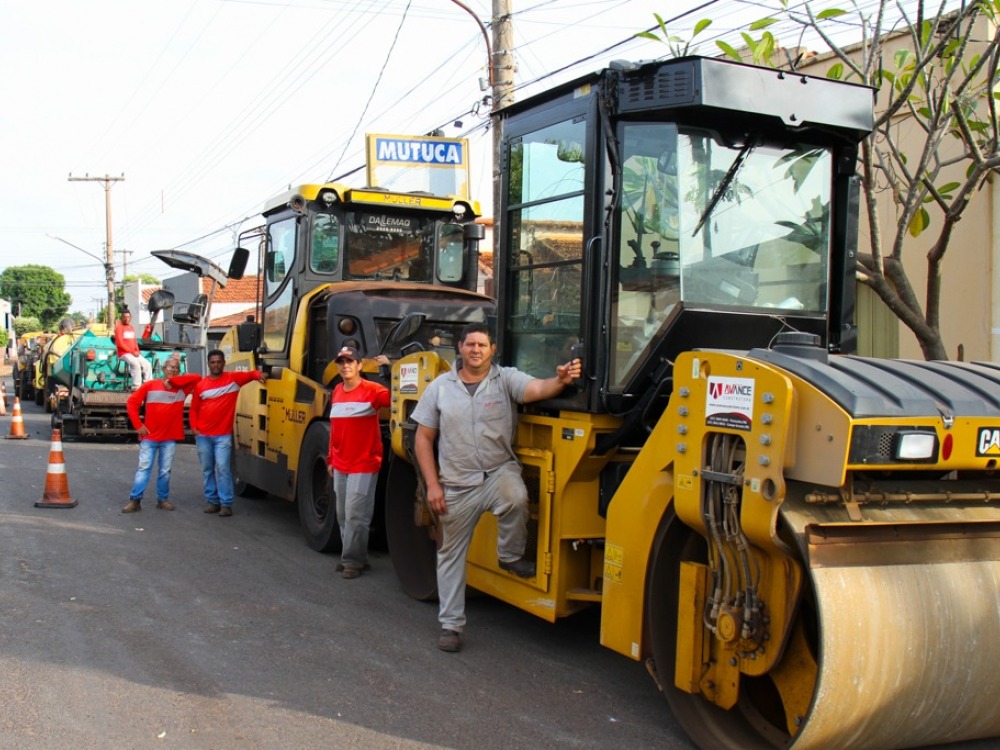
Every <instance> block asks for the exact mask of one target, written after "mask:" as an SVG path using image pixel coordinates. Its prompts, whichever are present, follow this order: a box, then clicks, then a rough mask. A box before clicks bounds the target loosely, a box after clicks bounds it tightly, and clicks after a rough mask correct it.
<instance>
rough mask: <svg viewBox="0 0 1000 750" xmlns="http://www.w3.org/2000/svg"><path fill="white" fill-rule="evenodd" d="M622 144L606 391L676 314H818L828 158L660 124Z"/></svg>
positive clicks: (628, 131) (633, 132) (628, 133)
mask: <svg viewBox="0 0 1000 750" xmlns="http://www.w3.org/2000/svg"><path fill="white" fill-rule="evenodd" d="M623 136H624V137H623V139H622V145H623V148H622V162H623V165H622V166H623V172H622V200H621V203H620V205H619V206H618V216H617V222H618V226H619V233H618V236H619V244H618V247H617V248H616V253H617V264H616V270H617V276H618V278H617V283H616V284H615V285H614V287H613V294H612V309H611V332H612V346H611V356H612V375H611V385H612V387H614V386H615V385H619V384H622V383H624V382H627V380H628V379H629V376H630V374H631V373H632V372H634V371H635V368H636V367H637V366H638V365H639V364H640V363H641V362H642V361H643V360H644V359H645V358H646V357H647V356H648V354H649V344H650V342H651V341H652V340H653V338H654V337H655V336H656V335H657V334H658V333H661V332H662V331H664V330H665V329H666V328H667V327H668V326H669V324H670V321H671V320H672V318H673V316H674V315H675V314H676V311H678V308H679V306H681V305H682V306H684V307H701V308H740V309H746V310H760V311H768V312H773V313H775V314H781V313H783V312H789V313H792V312H794V314H796V315H811V314H814V315H818V316H821V315H823V314H824V313H825V310H826V307H827V277H828V272H827V259H828V257H829V253H830V213H829V207H830V200H831V195H830V193H831V189H832V184H833V183H832V180H833V177H832V157H831V154H830V153H829V151H826V150H824V149H819V148H815V147H810V146H797V145H788V144H769V143H766V142H763V141H760V140H758V139H756V138H754V137H752V136H746V137H743V136H740V137H728V138H726V137H723V136H721V135H720V134H719V133H717V132H710V131H703V130H694V129H678V128H677V126H676V125H673V124H670V123H630V124H626V125H624V126H623Z"/></svg>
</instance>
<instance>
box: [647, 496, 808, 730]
mask: <svg viewBox="0 0 1000 750" xmlns="http://www.w3.org/2000/svg"><path fill="white" fill-rule="evenodd" d="M706 557H707V545H706V543H705V540H704V539H703V538H702V537H701V536H700V535H699V534H697V533H696V532H694V531H693V530H691V529H690V528H688V527H687V526H685V525H684V524H683V523H681V522H680V521H679V520H678V519H677V517H676V516H675V515H674V514H673V512H670V513H669V514H668V516H667V517H666V518H665V519H664V521H663V522H662V525H661V527H660V530H659V531H658V533H657V537H656V540H655V542H654V546H653V557H652V558H651V559H652V563H651V565H650V569H649V576H648V579H647V580H648V583H647V594H646V595H647V602H648V607H647V614H646V616H647V626H648V632H649V637H650V642H651V643H650V645H651V648H652V653H653V659H654V663H655V665H656V673H657V675H658V679H659V681H660V684H661V686H662V688H663V693H664V696H665V697H666V699H667V703H668V704H669V705H670V708H671V710H672V712H673V715H674V716H675V717H676V719H677V721H678V723H679V724H680V725H681V726H682V727H683V728H684V730H685V731H686V732H687V734H688V736H689V737H690V738H691V739H692V740H693V741H694V743H695V744H696V745H697V746H698V747H701V748H713V750H715V748H718V750H773V749H774V748H783V747H788V745H789V744H790V743H791V737H790V736H789V734H788V731H787V729H786V728H785V727H783V726H782V725H781V723H780V721H781V718H782V716H783V714H782V707H781V705H780V701H779V700H778V695H777V691H776V690H775V689H774V687H773V684H772V683H771V680H770V678H768V677H747V676H745V675H744V676H743V677H742V683H741V689H740V699H739V701H738V702H737V704H736V706H734V707H733V708H732V709H731V710H729V711H725V710H723V709H721V708H719V707H717V706H715V705H713V704H712V703H710V702H709V701H707V700H705V699H704V698H703V697H701V696H699V695H692V694H690V693H687V692H685V691H683V690H680V689H679V688H677V687H675V686H674V684H673V681H674V666H675V661H676V658H675V648H676V646H675V644H676V642H677V627H678V622H677V620H678V608H677V598H678V589H679V575H680V564H681V562H683V561H695V562H702V563H704V562H705V560H706ZM811 598H812V597H811V593H810V594H807V596H806V597H805V600H806V603H804V604H803V605H801V606H800V607H799V612H798V614H797V615H796V616H797V617H798V618H799V619H800V620H801V619H803V618H805V619H807V620H809V622H808V623H807V625H806V630H807V631H811V632H812V637H809V640H810V642H811V645H814V644H815V642H816V641H815V627H816V626H815V622H814V621H813V620H812V618H810V617H809V613H811V612H814V611H815V610H814V608H813V607H811V606H809V604H808V601H810V600H811Z"/></svg>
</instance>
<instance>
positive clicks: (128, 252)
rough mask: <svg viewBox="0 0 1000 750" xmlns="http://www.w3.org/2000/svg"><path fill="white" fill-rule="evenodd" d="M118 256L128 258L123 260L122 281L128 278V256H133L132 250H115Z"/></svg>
mask: <svg viewBox="0 0 1000 750" xmlns="http://www.w3.org/2000/svg"><path fill="white" fill-rule="evenodd" d="M115 252H116V253H117V254H118V255H124V256H126V257H124V258H122V281H124V280H125V277H126V276H128V256H129V255H131V254H132V251H131V250H115Z"/></svg>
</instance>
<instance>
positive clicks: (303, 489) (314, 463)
mask: <svg viewBox="0 0 1000 750" xmlns="http://www.w3.org/2000/svg"><path fill="white" fill-rule="evenodd" d="M329 449H330V425H329V424H328V423H327V422H325V421H319V422H316V423H315V424H314V425H312V426H311V427H310V428H309V429H308V430H307V431H306V437H305V439H304V440H303V441H302V452H301V453H300V454H299V470H298V474H297V475H296V482H295V499H296V504H297V505H298V508H299V522H300V523H301V525H302V533H303V534H304V535H305V538H306V543H307V544H308V545H309V546H310V547H312V548H313V549H314V550H316V551H317V552H339V551H340V525H339V524H338V523H337V506H336V502H335V500H334V496H333V483H332V482H331V481H330V475H329V473H328V471H327V465H326V455H327V452H328V451H329Z"/></svg>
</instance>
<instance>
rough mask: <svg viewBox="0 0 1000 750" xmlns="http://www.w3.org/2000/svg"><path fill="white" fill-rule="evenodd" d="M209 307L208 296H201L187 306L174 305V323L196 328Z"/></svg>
mask: <svg viewBox="0 0 1000 750" xmlns="http://www.w3.org/2000/svg"><path fill="white" fill-rule="evenodd" d="M207 306H208V295H207V294H199V295H198V296H197V297H195V298H194V301H192V302H189V303H187V304H186V305H185V304H176V303H175V304H174V322H175V323H177V324H178V325H188V326H195V325H198V323H199V321H201V317H202V315H204V314H205V308H206V307H207Z"/></svg>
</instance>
